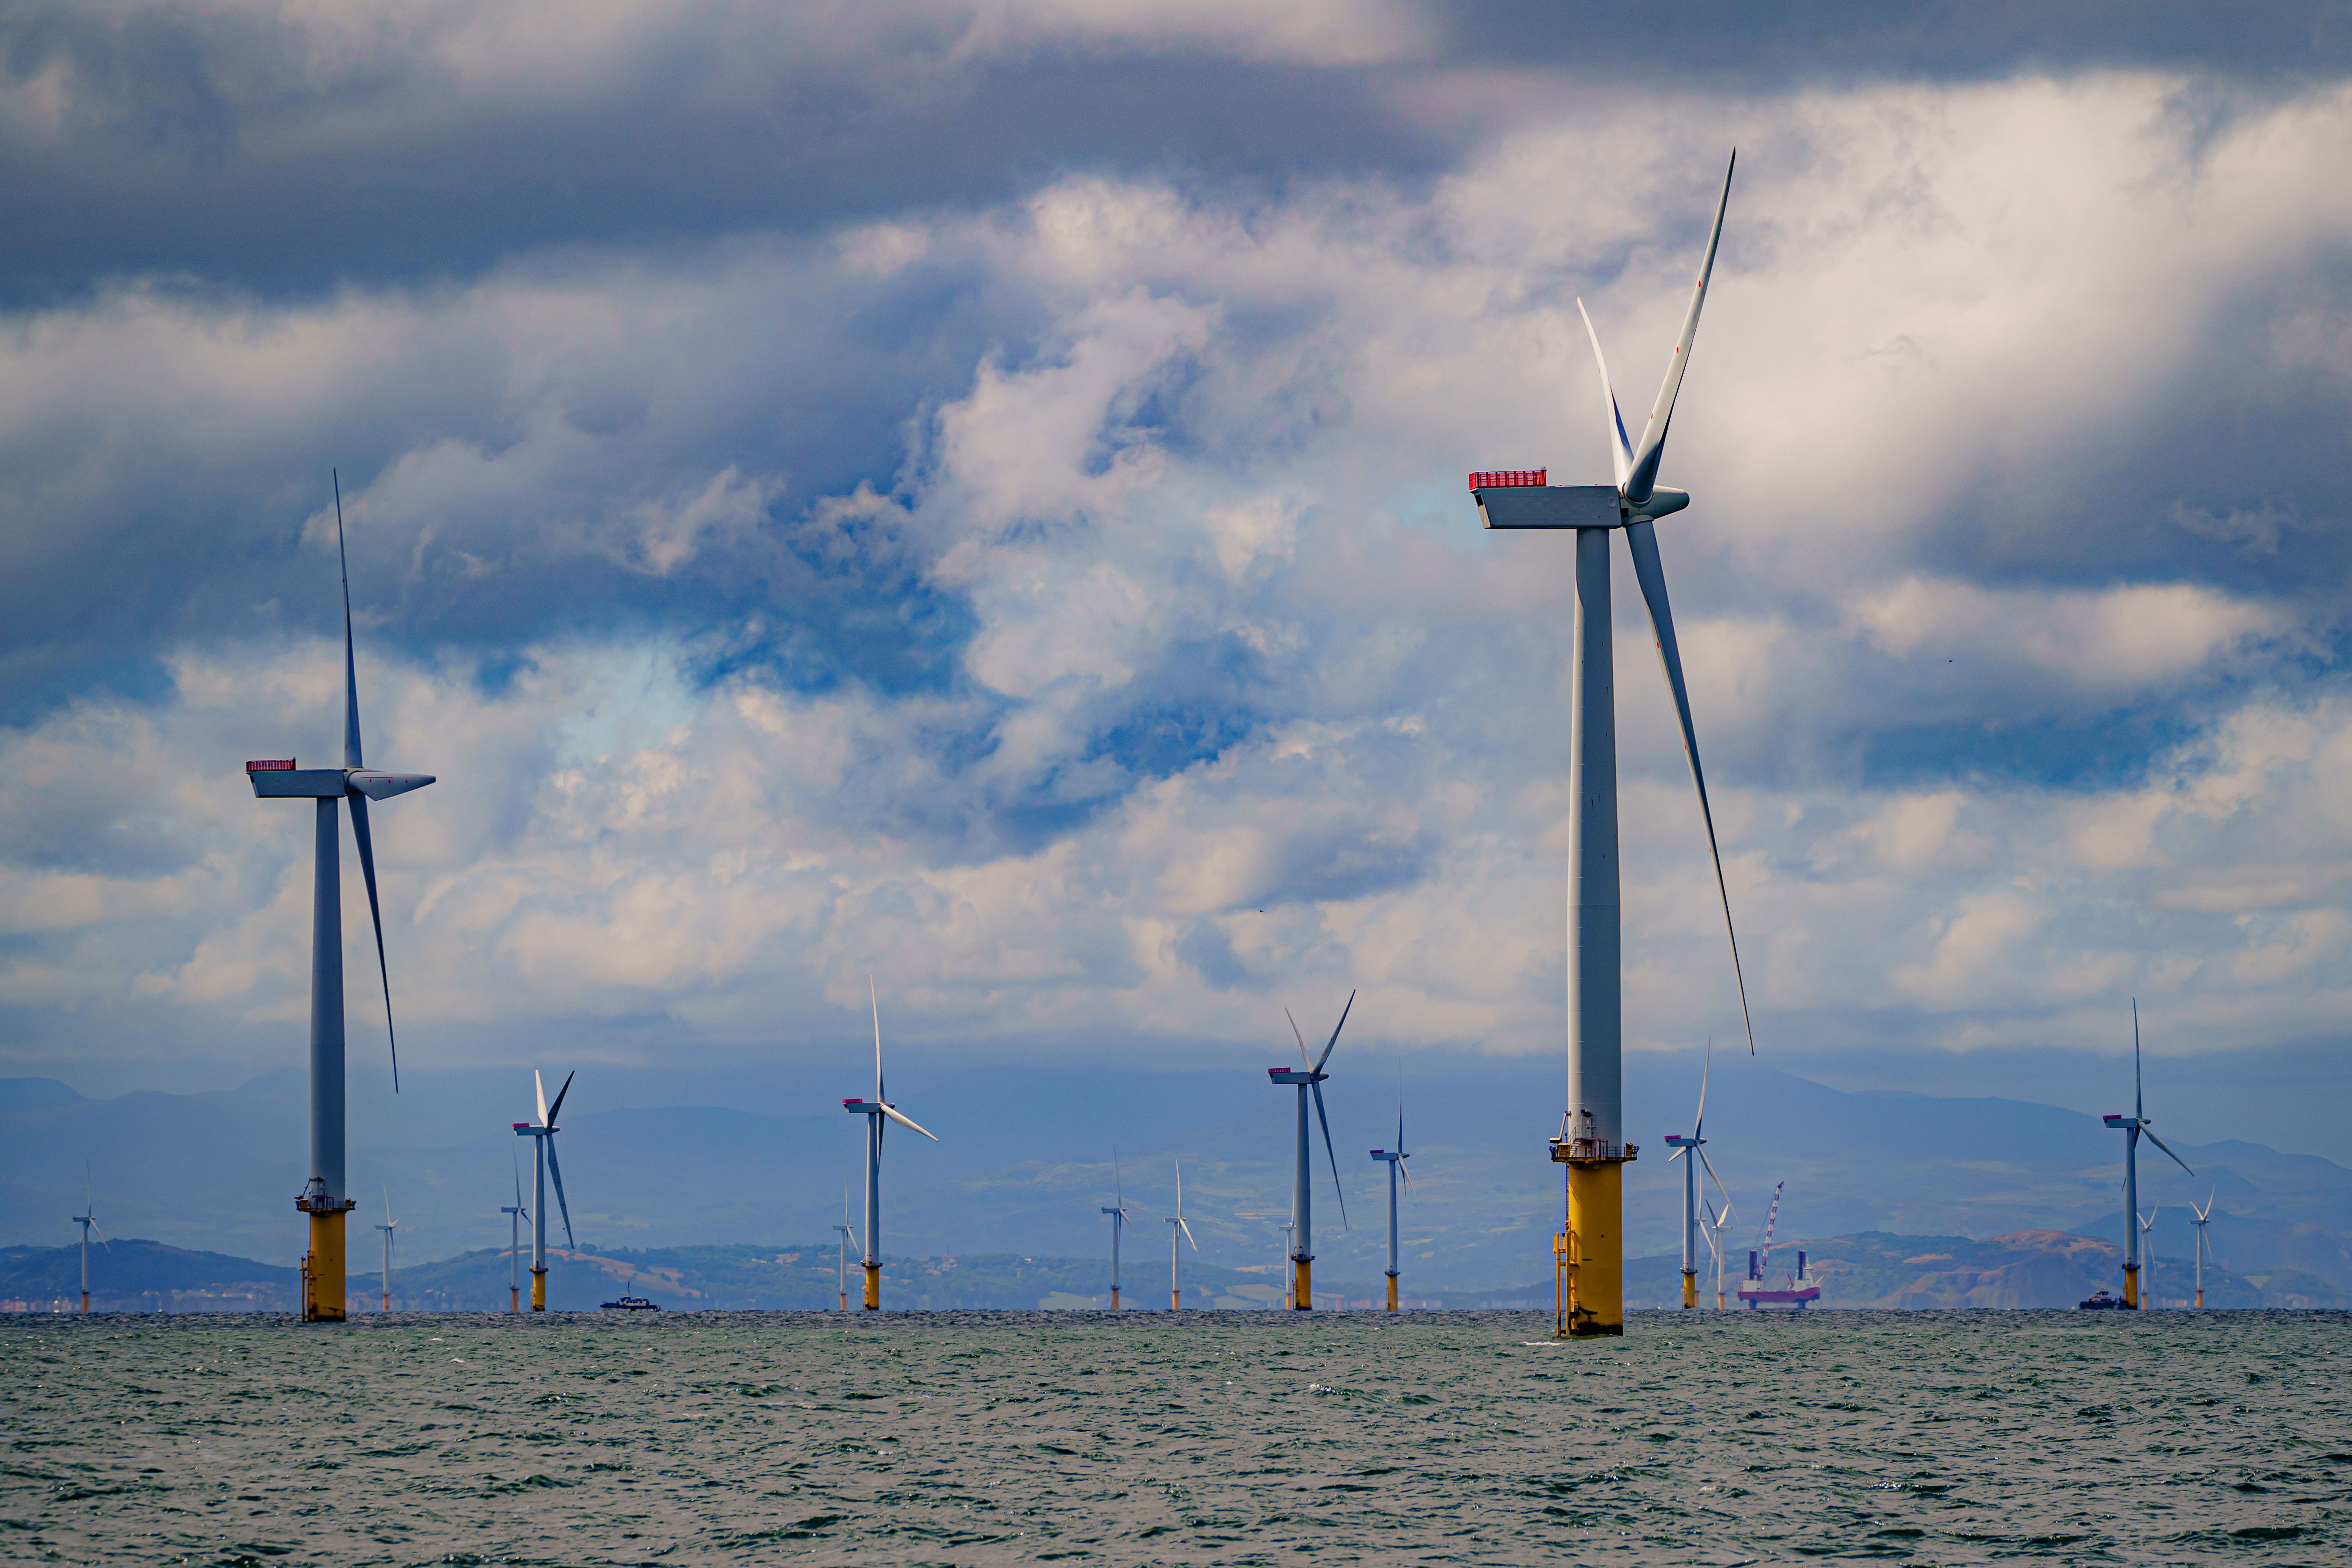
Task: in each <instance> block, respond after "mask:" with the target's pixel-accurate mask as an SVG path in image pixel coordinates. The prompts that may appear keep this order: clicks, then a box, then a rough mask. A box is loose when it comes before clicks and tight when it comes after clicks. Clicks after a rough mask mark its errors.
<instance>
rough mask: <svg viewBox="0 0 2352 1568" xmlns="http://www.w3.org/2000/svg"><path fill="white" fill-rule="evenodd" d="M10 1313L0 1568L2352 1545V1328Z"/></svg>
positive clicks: (2236, 1549)
mask: <svg viewBox="0 0 2352 1568" xmlns="http://www.w3.org/2000/svg"><path fill="white" fill-rule="evenodd" d="M1549 1329H1550V1321H1549V1316H1548V1315H1542V1316H1538V1315H1536V1314H1523V1313H1511V1312H1494V1313H1432V1314H1411V1313H1408V1314H1403V1315H1401V1316H1398V1317H1393V1318H1391V1317H1389V1316H1387V1315H1385V1314H1381V1313H1370V1312H1349V1313H1320V1312H1318V1313H1316V1314H1314V1315H1312V1316H1311V1317H1310V1316H1307V1315H1305V1314H1287V1313H1272V1312H1267V1313H1244V1312H1211V1313H1197V1314H1194V1313H1187V1314H1181V1315H1171V1314H1169V1313H1164V1312H1154V1313H1129V1314H1128V1315H1126V1316H1124V1317H1120V1318H1113V1317H1111V1316H1109V1315H1108V1314H1096V1313H1052V1314H1046V1313H982V1312H953V1313H923V1314H898V1313H891V1314H885V1315H882V1316H880V1317H876V1318H853V1319H851V1320H849V1321H842V1320H841V1319H839V1318H828V1317H822V1316H818V1315H814V1314H795V1313H773V1314H769V1313H726V1314H709V1315H698V1314H683V1313H675V1314H674V1313H660V1314H654V1313H646V1314H643V1315H640V1316H637V1317H633V1318H621V1317H619V1316H618V1315H615V1314H606V1315H604V1316H601V1317H600V1316H596V1315H581V1316H567V1315H558V1314H549V1315H548V1316H545V1317H542V1318H537V1319H533V1318H529V1317H525V1318H521V1319H514V1318H507V1317H492V1316H431V1317H403V1316H400V1315H396V1314H395V1315H393V1316H390V1317H383V1318H378V1317H374V1316H373V1315H371V1316H368V1317H364V1318H362V1319H359V1320H356V1321H352V1322H351V1323H348V1324H345V1325H342V1326H341V1327H334V1328H328V1327H310V1328H305V1327H302V1326H299V1325H297V1324H294V1323H292V1322H290V1321H288V1320H286V1319H283V1318H258V1317H257V1318H236V1317H176V1318H155V1317H131V1316H122V1317H93V1318H90V1319H86V1320H76V1319H65V1318H49V1317H17V1318H11V1319H0V1442H5V1460H0V1562H7V1563H40V1562H58V1563H142V1564H147V1563H236V1564H278V1563H312V1562H316V1563H339V1564H361V1563H563V1564H572V1563H791V1562H802V1561H805V1562H813V1563H1049V1562H1055V1563H1118V1564H1128V1563H1297V1562H1302V1561H1311V1562H1318V1563H1319V1562H1334V1563H1341V1562H1355V1561H1370V1560H1374V1559H1378V1560H1380V1561H1381V1562H1383V1563H1513V1564H1521V1563H1534V1562H1552V1561H1564V1562H1572V1563H1628V1562H1634V1563H1788V1562H1801V1561H1810V1560H1818V1559H1822V1558H1840V1557H1845V1558H1889V1559H1895V1560H1902V1561H1912V1562H1918V1563H1979V1562H1993V1561H2004V1560H2010V1559H2017V1558H2042V1559H2050V1560H2054V1561H2057V1562H2062V1563H2314V1564H2321V1563H2325V1564H2332V1565H2340V1564H2343V1563H2352V1315H2347V1314H2341V1313H2322V1312H2292V1313H2291V1312H2216V1313H2210V1314H2206V1315H2203V1316H2197V1315H2192V1314H2189V1313H2187V1312H2153V1313H2148V1314H2146V1315H2145V1316H2137V1317H2134V1316H2126V1315H2125V1314H2121V1313H2100V1314H2096V1315H2093V1314H2090V1313H2061V1312H1884V1313H1880V1312H1850V1311H1841V1312H1814V1313H1805V1314H1784V1315H1769V1316H1768V1315H1765V1314H1760V1313H1737V1312H1735V1313H1726V1314H1721V1315H1717V1314H1714V1313H1705V1314H1689V1315H1677V1314H1671V1313H1637V1314H1635V1315H1634V1317H1633V1321H1632V1322H1631V1324H1630V1325H1629V1329H1628V1332H1627V1333H1626V1336H1625V1337H1624V1338H1623V1339H1622V1340H1615V1341H1585V1342H1575V1343H1568V1344H1561V1343H1556V1342H1552V1341H1550V1340H1549V1337H1548V1335H1549Z"/></svg>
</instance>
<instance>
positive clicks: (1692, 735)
mask: <svg viewBox="0 0 2352 1568" xmlns="http://www.w3.org/2000/svg"><path fill="white" fill-rule="evenodd" d="M1625 544H1626V548H1627V549H1629V550H1630V551H1632V552H1633V574H1634V576H1635V577H1636V578H1637V579H1638V580H1639V581H1640V583H1641V584H1642V597H1643V599H1644V600H1645V601H1646V602H1647V603H1648V605H1649V606H1650V626H1651V628H1652V629H1653V630H1654V631H1655V632H1656V633H1657V643H1658V663H1659V666H1660V668H1663V669H1664V671H1665V672H1666V689H1667V690H1668V691H1669V692H1670V693H1671V694H1672V695H1673V697H1674V700H1675V720H1676V721H1679V722H1680V723H1681V725H1682V730H1683V755H1684V757H1685V759H1687V760H1688V762H1689V763H1690V773H1691V783H1692V784H1696V785H1697V786H1698V814H1699V819H1700V820H1701V821H1702V822H1704V823H1705V824H1706V853H1707V858H1709V859H1711V860H1713V861H1714V862H1715V890H1716V895H1717V898H1719V899H1720V900H1722V902H1723V930H1724V934H1725V935H1726V936H1727V937H1728V938H1729V939H1730V941H1731V978H1732V980H1733V982H1734V983H1735V984H1737V985H1738V987H1739V1021H1740V1024H1741V1026H1743V1027H1745V1028H1746V1029H1747V1031H1748V1055H1749V1056H1754V1055H1755V1054H1756V1024H1755V1021H1754V1020H1753V1019H1751V1018H1750V1017H1749V1016H1748V977H1747V975H1746V974H1745V973H1743V972H1742V971H1741V969H1740V965H1739V931H1738V927H1736V926H1735V925H1733V923H1732V920H1731V889H1730V886H1729V884H1727V882H1725V881H1724V879H1723V851H1722V849H1721V848H1720V847H1717V844H1716V840H1715V808H1714V807H1713V806H1711V805H1708V804H1707V798H1706V769H1704V768H1702V767H1701V766H1700V765H1699V760H1698V731H1697V728H1696V726H1695V725H1694V724H1693V723H1692V722H1691V707H1690V689H1689V687H1688V686H1686V685H1685V683H1684V681H1683V656H1682V647H1681V645H1680V644H1678V643H1677V642H1676V641H1675V612H1674V606H1673V605H1672V604H1671V603H1669V602H1668V600H1667V598H1666V569H1665V564H1664V563H1663V562H1662V561H1660V560H1659V559H1658V535H1657V531H1656V530H1655V529H1654V528H1653V527H1652V526H1651V525H1650V523H1649V522H1648V521H1646V520H1641V521H1634V522H1632V523H1629V524H1627V525H1626V528H1625Z"/></svg>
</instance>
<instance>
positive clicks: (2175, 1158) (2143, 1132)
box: [2139, 1122, 2196, 1176]
mask: <svg viewBox="0 0 2352 1568" xmlns="http://www.w3.org/2000/svg"><path fill="white" fill-rule="evenodd" d="M2139 1131H2140V1136H2141V1137H2143V1138H2145V1139H2147V1141H2148V1142H2151V1143H2153V1144H2155V1145H2156V1146H2157V1147H2158V1148H2159V1149H2161V1150H2163V1151H2164V1152H2165V1153H2167V1154H2168V1155H2170V1156H2171V1159H2172V1163H2174V1164H2176V1165H2178V1166H2179V1167H2180V1168H2181V1169H2182V1170H2184V1171H2188V1172H2189V1174H2190V1175H2192V1176H2193V1175H2195V1174H2196V1172H2195V1171H2194V1170H2191V1169H2190V1167H2189V1162H2188V1161H2186V1160H2184V1159H2182V1158H2181V1157H2180V1156H2179V1155H2178V1154H2174V1153H2173V1152H2172V1146H2171V1145H2170V1144H2168V1143H2167V1142H2165V1141H2164V1140H2163V1139H2161V1138H2158V1136H2157V1135H2156V1134H2155V1133H2154V1132H2153V1131H2149V1129H2148V1127H2147V1123H2146V1122H2142V1123H2141V1124H2140V1129H2139Z"/></svg>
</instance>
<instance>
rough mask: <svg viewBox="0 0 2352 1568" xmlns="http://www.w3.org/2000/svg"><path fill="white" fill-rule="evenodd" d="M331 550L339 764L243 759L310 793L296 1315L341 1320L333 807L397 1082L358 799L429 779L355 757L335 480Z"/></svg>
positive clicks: (272, 786) (262, 785) (265, 779)
mask: <svg viewBox="0 0 2352 1568" xmlns="http://www.w3.org/2000/svg"><path fill="white" fill-rule="evenodd" d="M334 483H335V556H336V559H337V560H338V561H339V562H340V563H341V567H342V578H343V765H342V766H341V767H340V768H298V767H296V766H295V765H294V763H295V759H294V758H292V757H278V758H272V759H268V760H266V761H260V762H249V763H246V764H245V775H246V777H247V780H249V781H250V782H251V783H252V785H253V793H254V794H255V795H257V796H260V797H261V798H263V799H266V800H268V799H277V800H315V801H317V802H318V803H319V804H318V811H317V823H316V831H315V836H314V837H315V845H314V847H315V852H316V856H317V862H318V864H317V868H316V870H315V871H314V872H313V874H312V879H311V884H310V1180H309V1181H308V1182H306V1183H304V1184H303V1186H302V1193H301V1195H300V1196H299V1197H298V1198H296V1199H295V1200H294V1206H295V1207H296V1208H297V1209H299V1210H300V1211H301V1212H302V1213H304V1214H307V1215H310V1252H309V1254H308V1255H307V1256H306V1257H305V1258H303V1262H302V1279H303V1291H302V1321H305V1322H313V1323H316V1322H327V1323H340V1322H341V1321H343V1288H344V1279H343V1269H344V1255H343V1216H344V1215H346V1214H349V1213H350V1212H351V1211H352V1208H354V1207H356V1206H357V1203H358V1200H357V1199H354V1198H352V1197H349V1196H347V1195H346V1194H345V1192H344V1163H343V1153H344V1145H343V904H342V829H341V818H340V817H339V816H337V815H336V808H337V806H338V805H340V804H341V803H342V802H343V801H346V800H348V801H350V802H351V807H352V842H353V843H354V844H356V845H357V846H358V847H359V852H360V871H361V874H362V876H364V877H365V878H366V879H367V895H368V914H369V916H370V918H371V919H373V921H375V961H376V967H377V969H378V971H379V972H380V973H382V974H383V1031H384V1037H385V1039H386V1040H387V1041H389V1042H390V1043H391V1045H392V1087H393V1089H394V1091H395V1092H396V1091H397V1090H398V1089H399V1088H400V1043H399V1041H398V1039H397V1038H395V1037H394V1035H393V1030H392V971H391V970H390V968H389V967H387V966H386V964H385V963H384V956H383V905H382V903H381V902H380V901H379V900H378V899H377V897H376V886H375V844H374V841H373V839H372V838H371V837H370V836H369V832H368V812H367V808H368V802H370V801H372V800H390V799H391V798H392V797H393V796H394V795H406V794H407V793H408V792H409V791H410V790H413V789H423V788H424V787H425V785H426V784H431V783H432V782H433V775H432V774H430V773H383V772H381V771H379V770H377V769H373V768H370V767H368V766H367V765H366V764H365V763H363V762H362V760H361V750H360V687H359V671H358V665H357V663H356V661H355V659H354V658H353V655H352V570H351V561H350V558H349V557H348V556H347V555H346V554H345V553H344V551H343V490H342V479H341V476H340V475H338V476H336V478H335V481H334Z"/></svg>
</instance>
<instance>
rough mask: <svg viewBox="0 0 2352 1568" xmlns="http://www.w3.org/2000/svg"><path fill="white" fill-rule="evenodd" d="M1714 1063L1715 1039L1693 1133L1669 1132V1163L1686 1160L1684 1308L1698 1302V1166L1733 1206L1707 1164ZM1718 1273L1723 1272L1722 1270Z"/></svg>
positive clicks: (1702, 1070) (1704, 1067)
mask: <svg viewBox="0 0 2352 1568" xmlns="http://www.w3.org/2000/svg"><path fill="white" fill-rule="evenodd" d="M1714 1065H1715V1042H1714V1041H1713V1040H1709V1041H1708V1042H1707V1043H1706V1059H1705V1060H1704V1061H1703V1062H1702V1063H1701V1065H1700V1067H1699V1070H1698V1113H1697V1114H1696V1115H1695V1116H1693V1117H1692V1118H1691V1130H1690V1132H1689V1133H1688V1135H1687V1136H1686V1135H1685V1134H1683V1133H1680V1132H1669V1133H1667V1134H1666V1144H1667V1146H1668V1147H1669V1148H1671V1149H1673V1150H1674V1152H1673V1153H1672V1154H1669V1155H1667V1156H1666V1163H1669V1164H1672V1163H1674V1162H1675V1161H1676V1160H1681V1161H1682V1163H1683V1307H1684V1309H1685V1310H1692V1309H1695V1308H1696V1307H1697V1305H1698V1215H1699V1202H1698V1173H1697V1171H1696V1168H1695V1167H1696V1166H1698V1165H1706V1173H1707V1177H1708V1179H1709V1180H1710V1181H1712V1182H1714V1183H1715V1190H1716V1191H1717V1192H1718V1193H1722V1194H1723V1202H1724V1206H1725V1207H1726V1208H1728V1207H1730V1205H1731V1194H1729V1193H1727V1192H1724V1190H1723V1178H1722V1177H1721V1176H1718V1175H1717V1174H1716V1173H1715V1167H1714V1166H1713V1165H1712V1164H1708V1163H1707V1158H1706V1138H1705V1137H1704V1136H1703V1135H1702V1134H1703V1133H1704V1132H1705V1131H1706V1079H1707V1074H1708V1072H1709V1070H1710V1069H1711V1068H1713V1067H1714ZM1692 1154H1696V1155H1697V1156H1698V1158H1697V1159H1696V1160H1692V1159H1688V1158H1685V1156H1688V1155H1692ZM1717 1272H1718V1273H1719V1272H1720V1270H1717ZM1720 1285H1721V1281H1720V1280H1718V1281H1717V1286H1718V1289H1717V1295H1720V1294H1722V1291H1721V1289H1720ZM1721 1305H1722V1303H1721V1302H1717V1306H1718V1307H1719V1306H1721Z"/></svg>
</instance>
